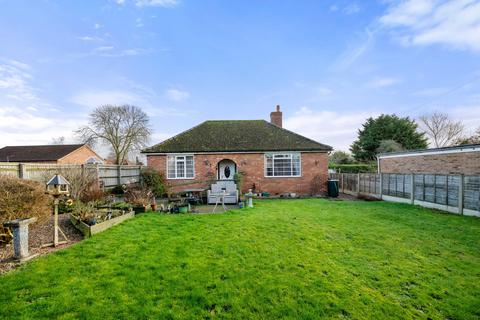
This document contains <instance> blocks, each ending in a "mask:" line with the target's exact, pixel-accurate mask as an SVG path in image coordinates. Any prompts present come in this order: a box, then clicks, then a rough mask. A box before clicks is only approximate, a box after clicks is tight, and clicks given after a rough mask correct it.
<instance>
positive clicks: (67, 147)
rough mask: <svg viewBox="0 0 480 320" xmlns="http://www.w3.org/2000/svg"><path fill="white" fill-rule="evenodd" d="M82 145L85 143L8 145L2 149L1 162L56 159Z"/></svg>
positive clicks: (0, 153)
mask: <svg viewBox="0 0 480 320" xmlns="http://www.w3.org/2000/svg"><path fill="white" fill-rule="evenodd" d="M82 146H84V145H83V144H60V145H40V146H7V147H4V148H2V149H0V162H7V161H8V162H42V161H56V160H58V159H60V158H62V157H64V156H66V155H67V154H69V153H71V152H73V151H75V150H77V149H78V148H81V147H82Z"/></svg>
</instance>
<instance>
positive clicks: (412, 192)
mask: <svg viewBox="0 0 480 320" xmlns="http://www.w3.org/2000/svg"><path fill="white" fill-rule="evenodd" d="M410 203H411V204H414V203H415V173H412V174H410Z"/></svg>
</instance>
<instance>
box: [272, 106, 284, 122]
mask: <svg viewBox="0 0 480 320" xmlns="http://www.w3.org/2000/svg"><path fill="white" fill-rule="evenodd" d="M282 118H283V116H282V111H280V105H278V104H277V109H276V111H273V112H271V113H270V123H272V124H274V125H276V126H278V127H280V128H281V127H282V122H283V121H282Z"/></svg>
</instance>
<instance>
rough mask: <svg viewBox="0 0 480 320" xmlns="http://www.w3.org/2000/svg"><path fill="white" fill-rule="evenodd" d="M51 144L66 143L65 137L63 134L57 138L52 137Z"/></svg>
mask: <svg viewBox="0 0 480 320" xmlns="http://www.w3.org/2000/svg"><path fill="white" fill-rule="evenodd" d="M50 144H65V137H64V136H61V137H57V138H52V141H51V142H50Z"/></svg>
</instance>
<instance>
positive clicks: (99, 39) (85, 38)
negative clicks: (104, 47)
mask: <svg viewBox="0 0 480 320" xmlns="http://www.w3.org/2000/svg"><path fill="white" fill-rule="evenodd" d="M78 39H80V40H82V41H87V42H88V41H103V39H102V38H100V37H97V36H83V37H78Z"/></svg>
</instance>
